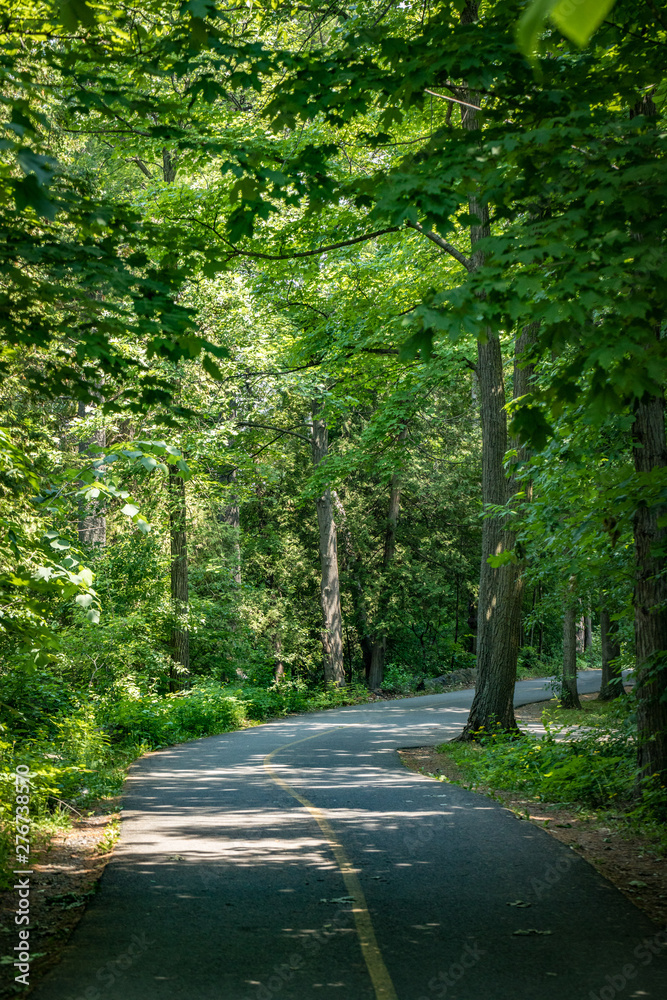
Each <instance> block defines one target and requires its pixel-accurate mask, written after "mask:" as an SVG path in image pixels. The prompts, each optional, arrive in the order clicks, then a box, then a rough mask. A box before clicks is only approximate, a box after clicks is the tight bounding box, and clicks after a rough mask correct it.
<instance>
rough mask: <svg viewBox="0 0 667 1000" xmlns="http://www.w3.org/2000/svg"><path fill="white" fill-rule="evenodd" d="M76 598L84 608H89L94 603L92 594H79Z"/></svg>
mask: <svg viewBox="0 0 667 1000" xmlns="http://www.w3.org/2000/svg"><path fill="white" fill-rule="evenodd" d="M74 600H75V601H76V603H77V604H79V605H80V606H81V607H82V608H89V607H90V605H91V604H92V603H93V600H94V598H93V595H92V594H77V595H76V597H75V598H74Z"/></svg>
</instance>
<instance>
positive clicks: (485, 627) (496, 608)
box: [461, 209, 536, 739]
mask: <svg viewBox="0 0 667 1000" xmlns="http://www.w3.org/2000/svg"><path fill="white" fill-rule="evenodd" d="M478 210H479V211H486V210H485V209H478ZM471 212H472V209H471ZM486 217H487V218H488V213H487V216H486ZM535 334H536V328H535V326H534V325H532V324H531V325H529V326H527V327H525V328H524V329H523V330H522V332H521V335H520V336H519V337H518V338H517V341H516V345H515V358H514V398H515V399H518V398H520V397H521V396H525V395H526V393H527V392H529V390H530V382H531V379H532V377H533V374H534V369H533V366H532V365H527V364H525V362H524V361H523V358H524V355H525V352H526V350H527V349H528V348H529V346H530V343H531V341H532V340H533V339H534V337H535ZM478 372H479V373H480V378H479V383H480V397H481V413H482V499H483V502H484V504H504V503H506V502H507V500H508V499H509V498H510V497H511V496H514V494H515V493H516V492H517V491H518V490H519V489H523V492H524V495H525V498H524V502H526V501H528V500H530V494H531V486H530V484H527V483H524V482H521V481H520V480H519V479H518V478H517V471H516V470H517V466H518V463H519V462H522V461H525V459H526V458H527V454H526V450H525V448H524V447H523V446H522V444H521V442H520V441H518V440H516V439H515V440H513V441H512V445H513V447H514V448H516V450H517V457H516V461H515V463H514V470H513V471H512V474H511V476H510V478H509V480H508V479H507V476H506V474H505V469H504V465H503V463H504V458H505V452H506V451H507V447H508V437H507V423H506V418H505V410H504V406H505V388H504V384H503V369H502V355H501V352H500V341H499V340H498V338H497V337H493V336H492V335H491V333H490V331H489V338H488V340H487V342H486V344H480V345H479V352H478ZM515 542H516V536H515V534H514V532H513V531H509V530H508V529H507V528H506V526H505V524H504V521H503V520H502V519H501V518H496V517H487V518H485V519H484V522H483V526H482V563H481V573H480V584H479V598H478V620H477V685H476V689H475V697H474V699H473V703H472V706H471V709H470V715H469V717H468V722H467V724H466V727H465V729H464V731H463V734H462V737H461V738H463V739H468V738H470V737H471V736H473V735H474V733H475V732H477V731H478V730H480V729H484V730H488V729H491V728H496V727H500V728H502V729H507V730H512V729H516V728H517V727H516V720H515V718H514V707H513V701H514V684H515V682H516V668H517V660H518V655H519V646H520V641H521V610H522V605H523V592H524V583H523V575H522V572H521V565H520V564H519V563H518V562H517V561H512V562H511V563H507V564H506V565H504V566H500V567H497V568H495V569H494V568H493V567H491V566H490V565H489V562H488V559H489V556H494V555H500V554H501V553H502V552H506V551H508V550H511V549H513V548H514V545H515Z"/></svg>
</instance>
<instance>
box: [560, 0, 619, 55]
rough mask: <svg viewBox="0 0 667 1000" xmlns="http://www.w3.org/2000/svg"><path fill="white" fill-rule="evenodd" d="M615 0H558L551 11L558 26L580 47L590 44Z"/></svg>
mask: <svg viewBox="0 0 667 1000" xmlns="http://www.w3.org/2000/svg"><path fill="white" fill-rule="evenodd" d="M614 3H615V0H558V3H556V6H555V7H554V8H553V9H552V11H551V20H552V21H553V22H554V24H555V25H556V27H557V28H558V29H559V30H560V31H561V32H562V33H563V34H564V35H565V36H566V38H569V39H570V40H571V41H573V42H574V43H575V45H578V46H579V48H580V49H583V48H584V46H586V45H588V43H589V41H590V39H591V35H592V34H593V32H594V31H596V30H597V28H599V27H600V25H601V24H602V22H603V21H604V19H605V17H606V16H607V14H608V13H609V11H610V10H611V8H612V7H613V6H614Z"/></svg>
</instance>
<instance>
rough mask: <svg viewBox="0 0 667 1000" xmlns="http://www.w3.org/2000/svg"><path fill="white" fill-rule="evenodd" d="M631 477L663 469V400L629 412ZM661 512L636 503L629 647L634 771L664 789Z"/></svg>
mask: <svg viewBox="0 0 667 1000" xmlns="http://www.w3.org/2000/svg"><path fill="white" fill-rule="evenodd" d="M633 456H634V465H635V471H636V472H637V474H638V475H639V476H645V475H647V474H649V473H651V472H652V471H654V470H656V469H662V468H664V467H665V466H667V445H666V444H665V401H664V396H662V395H660V396H652V395H649V394H648V393H647V394H645V395H644V396H643V397H642V399H641V400H639V401H638V403H637V404H636V407H635V420H634V425H633ZM664 515H665V508H664V506H662V507H659V506H657V505H653V506H650V505H649V503H648V502H647V501H646V500H645V499H642V500H640V502H639V504H638V506H637V509H636V511H635V515H634V538H635V567H636V577H635V581H636V582H635V643H636V656H637V662H636V683H637V687H636V693H637V728H638V735H639V745H638V771H639V780H640V783H643V782H645V781H646V779H648V778H653V776H655V778H654V780H657V781H660V782H662V784H663V785H664V784H665V783H667V662H666V660H667V572H666V567H665V546H666V544H667V530H666V529H665V528H664V527H660V526H659V524H658V522H659V520H660V519H661V518H664Z"/></svg>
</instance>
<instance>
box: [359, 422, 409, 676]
mask: <svg viewBox="0 0 667 1000" xmlns="http://www.w3.org/2000/svg"><path fill="white" fill-rule="evenodd" d="M406 435H407V427H404V428H403V430H402V431H401V433H400V434H399V435H398V440H399V441H404V440H405V438H406ZM400 504H401V484H400V478H399V476H398V473H396V472H395V473H394V474H393V476H392V477H391V486H390V489H389V511H388V513H387V527H386V530H385V536H384V551H383V554H382V575H383V577H384V575H385V574H386V572H387V570H388V569H389V567H390V566H391V564H392V562H393V561H394V552H395V551H396V525H397V523H398V513H399V510H400ZM385 597H386V581H384V580H383V594H382V595H381V601H380V603H381V605H382V604H385V603H386V601H385V600H383V598H385ZM380 611H382V607H381V608H380ZM386 653H387V635H386V633H383V634H381V635H379V636H378V635H376V636H374V638H373V643H372V646H371V664H370V671H369V674H368V686H369V688H370V690H371V691H377V690H378V689H379V688H381V687H382V681H383V679H384V661H385V656H386Z"/></svg>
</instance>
